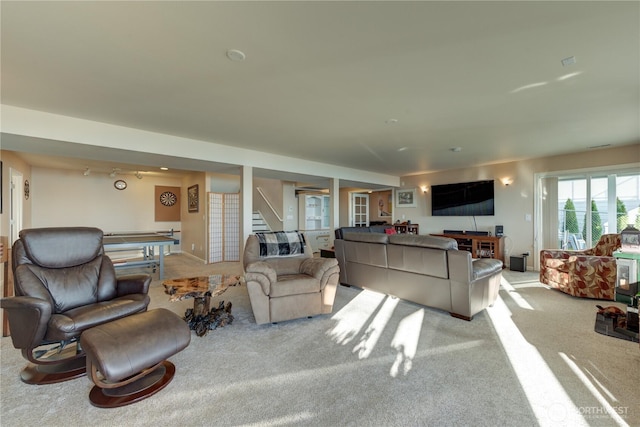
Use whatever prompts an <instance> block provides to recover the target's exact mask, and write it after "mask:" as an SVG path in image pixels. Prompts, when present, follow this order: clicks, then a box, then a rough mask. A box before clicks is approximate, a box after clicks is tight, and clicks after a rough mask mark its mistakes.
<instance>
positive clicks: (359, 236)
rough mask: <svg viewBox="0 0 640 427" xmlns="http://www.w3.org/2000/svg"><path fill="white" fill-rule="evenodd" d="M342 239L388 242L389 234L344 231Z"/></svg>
mask: <svg viewBox="0 0 640 427" xmlns="http://www.w3.org/2000/svg"><path fill="white" fill-rule="evenodd" d="M344 240H350V241H352V242H366V243H382V244H387V243H389V236H388V235H386V234H384V233H344Z"/></svg>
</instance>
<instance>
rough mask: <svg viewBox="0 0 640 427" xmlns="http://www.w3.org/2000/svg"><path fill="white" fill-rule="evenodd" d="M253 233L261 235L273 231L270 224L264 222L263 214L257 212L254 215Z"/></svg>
mask: <svg viewBox="0 0 640 427" xmlns="http://www.w3.org/2000/svg"><path fill="white" fill-rule="evenodd" d="M252 229H253V232H254V233H260V232H264V231H271V228H270V227H269V224H267V223H266V222H265V220H264V218H263V217H262V214H261V213H260V212H259V211H257V212H254V213H253V226H252Z"/></svg>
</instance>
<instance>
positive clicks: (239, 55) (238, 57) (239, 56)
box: [227, 49, 247, 61]
mask: <svg viewBox="0 0 640 427" xmlns="http://www.w3.org/2000/svg"><path fill="white" fill-rule="evenodd" d="M246 57H247V55H245V54H244V52H242V51H240V50H238V49H229V50H228V51H227V58H229V59H230V60H232V61H244V60H245V58H246Z"/></svg>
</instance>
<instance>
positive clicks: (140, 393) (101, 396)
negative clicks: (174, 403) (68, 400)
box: [89, 360, 176, 408]
mask: <svg viewBox="0 0 640 427" xmlns="http://www.w3.org/2000/svg"><path fill="white" fill-rule="evenodd" d="M175 373H176V367H175V365H174V364H173V363H171V362H169V361H168V360H165V361H164V362H162V363H161V364H160V365H159V366H158V367H157V368H156V369H155V370H154V371H153V372H151V373H149V374H147V375H145V376H144V377H142V378H140V379H138V380H137V381H134V382H132V383H130V384H127V385H123V386H121V387H116V388H101V387H98V386H94V387H93V388H92V389H91V391H90V392H89V400H90V401H91V404H92V405H93V406H97V407H98V408H117V407H119V406H125V405H129V404H131V403H136V402H139V401H140V400H143V399H146V398H147V397H149V396H152V395H154V394H156V393H157V392H159V391H160V390H162V389H163V388H165V387H166V386H167V384H169V383H170V382H171V380H172V379H173V375H174V374H175Z"/></svg>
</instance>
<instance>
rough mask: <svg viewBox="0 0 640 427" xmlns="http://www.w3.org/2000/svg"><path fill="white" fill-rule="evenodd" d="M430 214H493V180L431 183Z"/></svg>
mask: <svg viewBox="0 0 640 427" xmlns="http://www.w3.org/2000/svg"><path fill="white" fill-rule="evenodd" d="M431 215H433V216H488V215H494V199H493V180H487V181H475V182H460V183H458V184H445V185H432V186H431Z"/></svg>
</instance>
